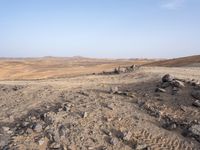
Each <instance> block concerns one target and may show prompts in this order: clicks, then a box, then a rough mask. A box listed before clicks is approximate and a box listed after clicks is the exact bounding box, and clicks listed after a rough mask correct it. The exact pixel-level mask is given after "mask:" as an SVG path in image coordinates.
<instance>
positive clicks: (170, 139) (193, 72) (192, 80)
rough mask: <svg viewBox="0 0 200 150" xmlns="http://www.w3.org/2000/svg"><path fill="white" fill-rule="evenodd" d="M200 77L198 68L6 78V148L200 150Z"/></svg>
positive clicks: (2, 100)
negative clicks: (199, 99)
mask: <svg viewBox="0 0 200 150" xmlns="http://www.w3.org/2000/svg"><path fill="white" fill-rule="evenodd" d="M166 74H170V75H171V76H172V80H171V81H169V82H168V81H167V80H163V81H162V77H163V76H164V75H166ZM170 79H171V78H170ZM199 79H200V68H198V67H194V68H192V67H181V68H167V67H140V68H139V69H137V70H135V71H133V72H128V73H122V74H121V73H120V74H115V75H99V74H97V75H84V76H78V77H67V78H59V79H43V80H27V81H23V80H21V81H20V80H19V81H6V80H5V81H0V109H1V112H0V126H1V128H0V146H1V149H13V150H15V149H19V150H23V149H24V150H37V149H38V150H40V149H41V150H42V149H60V150H61V149H63V150H123V149H124V150H132V149H136V150H183V149H184V150H195V149H196V150H198V149H200V118H199V115H200V108H199V107H198V105H194V103H195V102H196V101H197V100H198V99H197V98H195V97H194V96H193V94H192V93H193V92H194V91H195V92H196V93H197V96H198V91H199V90H200V86H199V82H198V80H199Z"/></svg>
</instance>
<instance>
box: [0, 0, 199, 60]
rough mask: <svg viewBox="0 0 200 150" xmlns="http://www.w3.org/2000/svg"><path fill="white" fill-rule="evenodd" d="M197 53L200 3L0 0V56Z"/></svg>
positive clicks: (187, 0) (195, 0)
mask: <svg viewBox="0 0 200 150" xmlns="http://www.w3.org/2000/svg"><path fill="white" fill-rule="evenodd" d="M194 54H200V0H0V57H42V56H74V55H79V56H86V57H100V58H101V57H104V58H105V57H108V58H123V57H125V58H136V57H137V58H138V57H139V58H144V57H145V58H146V57H149V58H152V57H157V58H158V57H159V58H160V57H167V58H169V57H179V56H186V55H194Z"/></svg>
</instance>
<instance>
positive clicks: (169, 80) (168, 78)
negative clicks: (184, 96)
mask: <svg viewBox="0 0 200 150" xmlns="http://www.w3.org/2000/svg"><path fill="white" fill-rule="evenodd" d="M173 80H174V77H173V76H172V75H170V74H166V75H164V76H163V77H162V82H171V81H173Z"/></svg>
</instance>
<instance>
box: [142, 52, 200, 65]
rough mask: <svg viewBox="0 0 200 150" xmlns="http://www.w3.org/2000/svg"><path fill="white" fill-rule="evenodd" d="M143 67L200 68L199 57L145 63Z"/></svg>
mask: <svg viewBox="0 0 200 150" xmlns="http://www.w3.org/2000/svg"><path fill="white" fill-rule="evenodd" d="M144 66H160V67H200V55H194V56H188V57H180V58H174V59H167V60H160V61H155V62H151V63H147V64H145V65H144Z"/></svg>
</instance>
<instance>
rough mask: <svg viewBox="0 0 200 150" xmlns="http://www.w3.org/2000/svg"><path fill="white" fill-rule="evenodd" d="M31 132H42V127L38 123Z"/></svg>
mask: <svg viewBox="0 0 200 150" xmlns="http://www.w3.org/2000/svg"><path fill="white" fill-rule="evenodd" d="M33 130H34V131H35V132H42V130H43V128H42V125H41V124H40V123H37V124H36V125H34V127H33Z"/></svg>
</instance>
